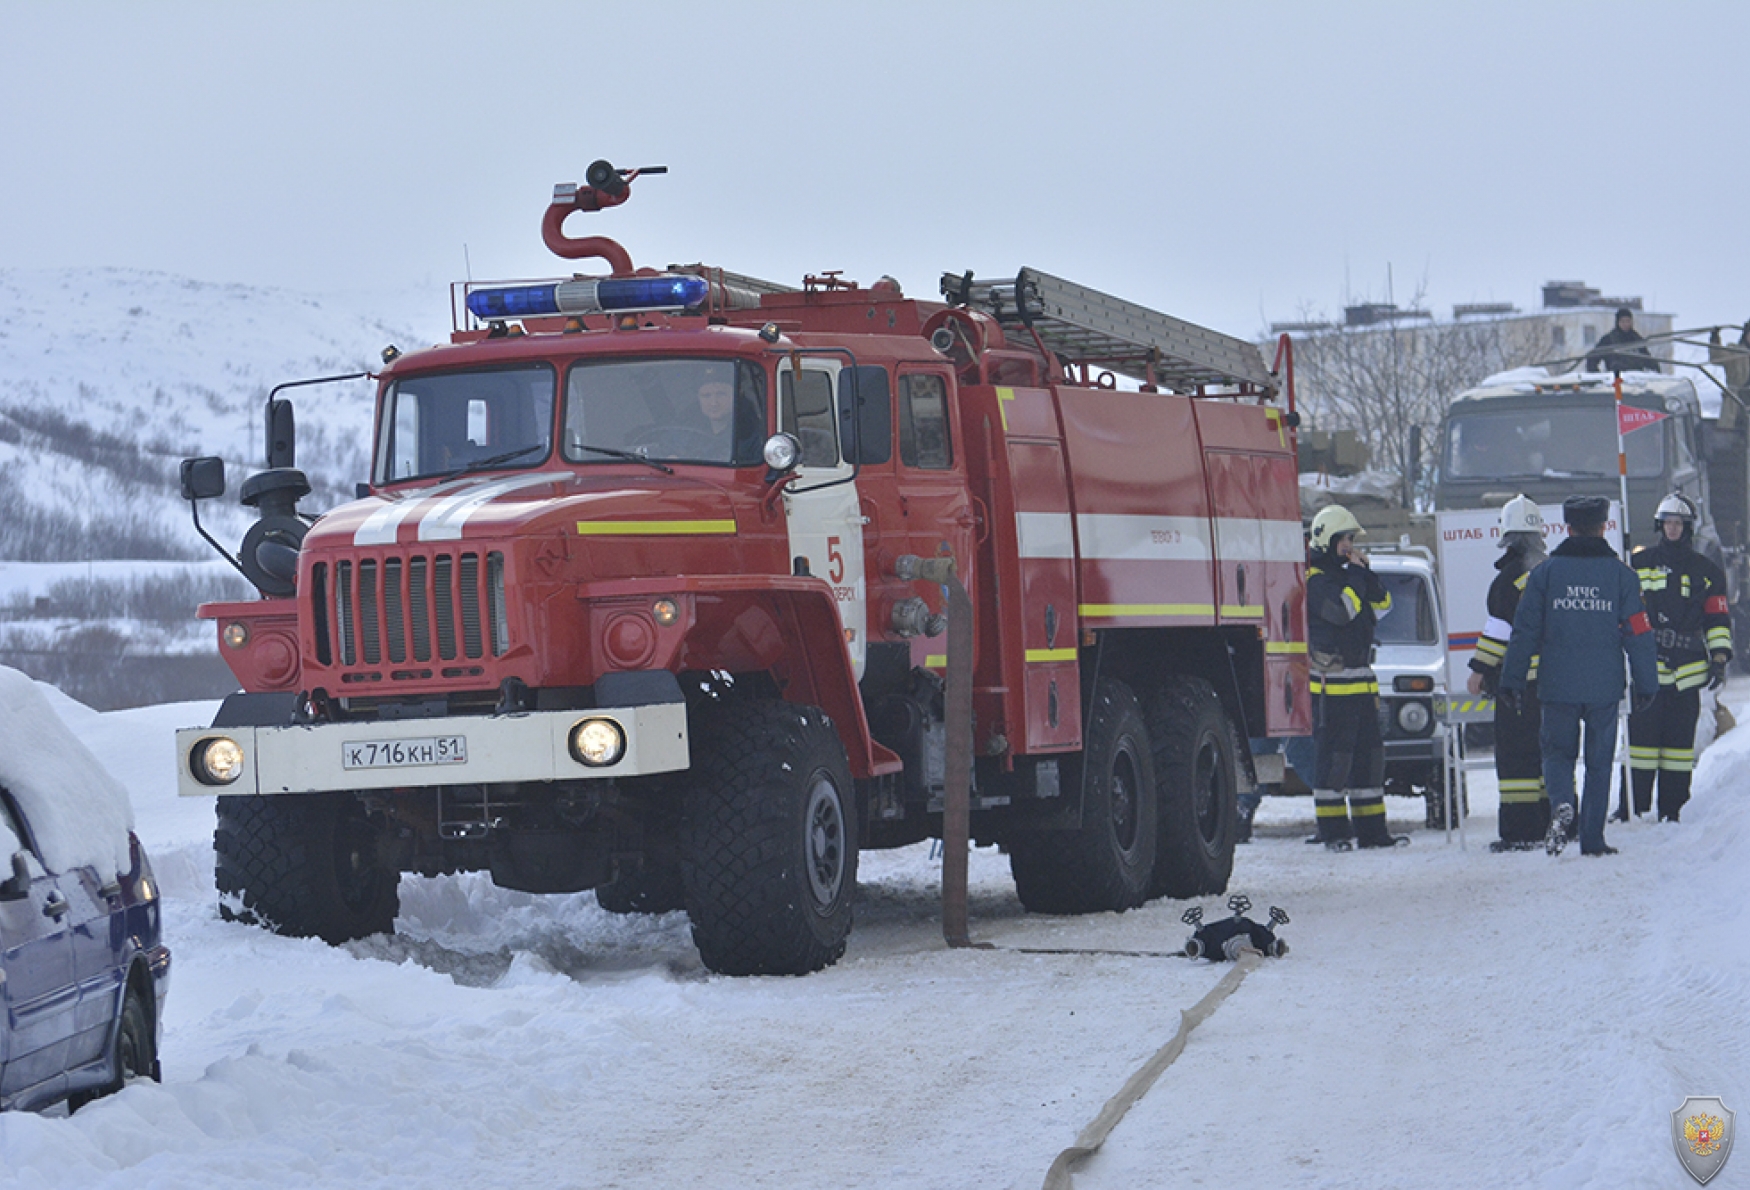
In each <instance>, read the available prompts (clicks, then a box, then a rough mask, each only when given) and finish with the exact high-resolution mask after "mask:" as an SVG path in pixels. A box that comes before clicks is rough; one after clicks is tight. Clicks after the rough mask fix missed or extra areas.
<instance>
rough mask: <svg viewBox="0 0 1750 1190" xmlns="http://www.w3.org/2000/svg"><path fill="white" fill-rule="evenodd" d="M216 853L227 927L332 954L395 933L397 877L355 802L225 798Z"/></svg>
mask: <svg viewBox="0 0 1750 1190" xmlns="http://www.w3.org/2000/svg"><path fill="white" fill-rule="evenodd" d="M213 850H214V852H215V853H216V863H215V867H214V874H215V878H216V883H217V884H218V887H219V898H220V899H219V915H220V916H221V917H223V918H224V919H225V920H226V921H241V922H248V923H251V924H254V925H261V926H266V927H267V928H268V929H270V930H273V931H274V932H275V933H278V934H289V935H291V936H292V937H295V938H306V937H316V938H320V939H322V940H323V941H324V942H327V943H328V944H329V945H331V946H338V945H339V944H341V943H342V942H350V941H351V940H353V939H354V938H366V937H369V936H370V935H372V934H387V933H392V932H393V931H394V928H395V913H396V911H397V910H398V909H399V908H400V893H399V889H398V884H399V877H398V875H397V873H396V872H395V870H394V869H393V868H391V867H389V866H387V865H385V864H383V863H382V861H381V860H380V859H379V858H378V855H377V827H376V825H375V824H374V823H372V822H371V820H370V819H369V818H368V817H367V816H366V814H365V810H364V807H363V806H361V805H360V804H359V802H358V799H357V798H355V797H353V796H352V795H351V794H346V793H313V794H288V795H283V796H280V797H221V798H220V799H219V825H218V829H217V830H215V831H214V832H213Z"/></svg>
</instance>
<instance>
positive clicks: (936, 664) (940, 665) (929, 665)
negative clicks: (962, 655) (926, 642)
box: [924, 653, 948, 669]
mask: <svg viewBox="0 0 1750 1190" xmlns="http://www.w3.org/2000/svg"><path fill="white" fill-rule="evenodd" d="M924 667H925V668H926V669H947V668H948V654H946V653H931V654H929V655H928V656H927V657H925V658H924Z"/></svg>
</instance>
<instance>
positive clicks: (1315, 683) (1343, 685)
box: [1311, 678, 1379, 695]
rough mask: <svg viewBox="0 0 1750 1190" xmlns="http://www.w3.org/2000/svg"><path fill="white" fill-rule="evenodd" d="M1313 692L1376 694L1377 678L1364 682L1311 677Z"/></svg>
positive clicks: (1377, 690)
mask: <svg viewBox="0 0 1750 1190" xmlns="http://www.w3.org/2000/svg"><path fill="white" fill-rule="evenodd" d="M1311 685H1312V692H1313V693H1314V694H1331V695H1343V694H1378V693H1379V679H1378V678H1373V679H1370V680H1369V681H1365V682H1326V681H1325V680H1324V679H1323V678H1313V679H1312V683H1311Z"/></svg>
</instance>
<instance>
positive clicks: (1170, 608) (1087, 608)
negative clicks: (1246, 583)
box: [1076, 603, 1215, 620]
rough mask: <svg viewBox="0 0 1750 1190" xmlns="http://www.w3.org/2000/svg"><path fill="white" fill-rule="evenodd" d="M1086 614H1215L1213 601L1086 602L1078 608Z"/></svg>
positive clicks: (1109, 616)
mask: <svg viewBox="0 0 1750 1190" xmlns="http://www.w3.org/2000/svg"><path fill="white" fill-rule="evenodd" d="M1076 610H1077V611H1079V612H1081V614H1082V615H1084V616H1100V617H1103V618H1105V619H1111V620H1124V619H1135V618H1138V617H1142V616H1213V615H1214V614H1215V604H1213V603H1084V604H1082V605H1081V606H1080V607H1079V608H1077V609H1076Z"/></svg>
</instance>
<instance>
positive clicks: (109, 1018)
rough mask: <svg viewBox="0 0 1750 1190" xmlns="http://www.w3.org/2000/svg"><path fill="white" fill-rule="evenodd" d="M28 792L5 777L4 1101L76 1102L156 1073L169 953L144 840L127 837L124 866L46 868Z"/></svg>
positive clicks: (0, 918) (72, 795) (8, 1104)
mask: <svg viewBox="0 0 1750 1190" xmlns="http://www.w3.org/2000/svg"><path fill="white" fill-rule="evenodd" d="M61 796H62V797H63V798H66V799H76V798H78V797H80V796H81V790H80V789H78V788H66V789H63V790H62V791H61ZM25 800H26V799H21V798H17V797H14V796H13V794H12V792H11V791H10V790H9V789H7V787H6V786H4V785H0V875H4V876H5V879H4V880H0V1009H3V1010H4V1019H3V1020H0V1108H40V1107H44V1106H47V1105H48V1104H51V1103H55V1102H57V1101H59V1100H62V1099H66V1100H68V1101H69V1107H70V1109H74V1110H76V1109H77V1108H78V1107H80V1106H81V1105H82V1104H84V1103H86V1102H88V1101H90V1100H92V1099H95V1098H97V1097H98V1096H100V1095H105V1094H108V1093H109V1092H111V1091H116V1090H119V1089H120V1088H121V1086H122V1084H123V1082H125V1081H126V1080H127V1079H128V1078H129V1077H135V1076H144V1077H148V1078H152V1079H157V1078H158V1077H159V1069H158V1038H159V1028H160V1026H159V1022H160V1021H161V1020H162V1019H163V1009H164V994H165V991H166V989H167V988H168V986H169V981H170V951H169V950H168V949H167V948H166V947H165V946H164V944H163V941H162V937H161V923H160V919H159V902H158V886H157V883H156V881H154V880H153V878H152V865H151V863H150V862H149V861H148V860H147V858H146V852H145V849H144V848H142V847H141V846H140V841H139V839H138V838H136V837H135V836H134V835H133V833H132V832H129V833H128V835H127V840H128V857H129V861H130V866H129V868H128V870H127V871H126V872H122V873H116V872H111V873H110V874H108V875H104V874H103V873H102V872H101V871H100V870H99V869H98V868H96V867H92V866H77V867H69V868H68V870H66V871H61V872H55V871H51V870H49V868H48V867H47V866H45V864H44V861H43V856H44V850H43V848H41V847H39V845H38V844H39V835H38V834H37V832H36V831H34V830H33V829H32V825H31V822H30V820H29V818H28V817H27V816H26V814H25V813H24V810H23V808H22V804H21V803H22V802H23V801H25ZM118 838H119V836H118ZM51 853H52V850H51ZM108 866H113V865H108Z"/></svg>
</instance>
